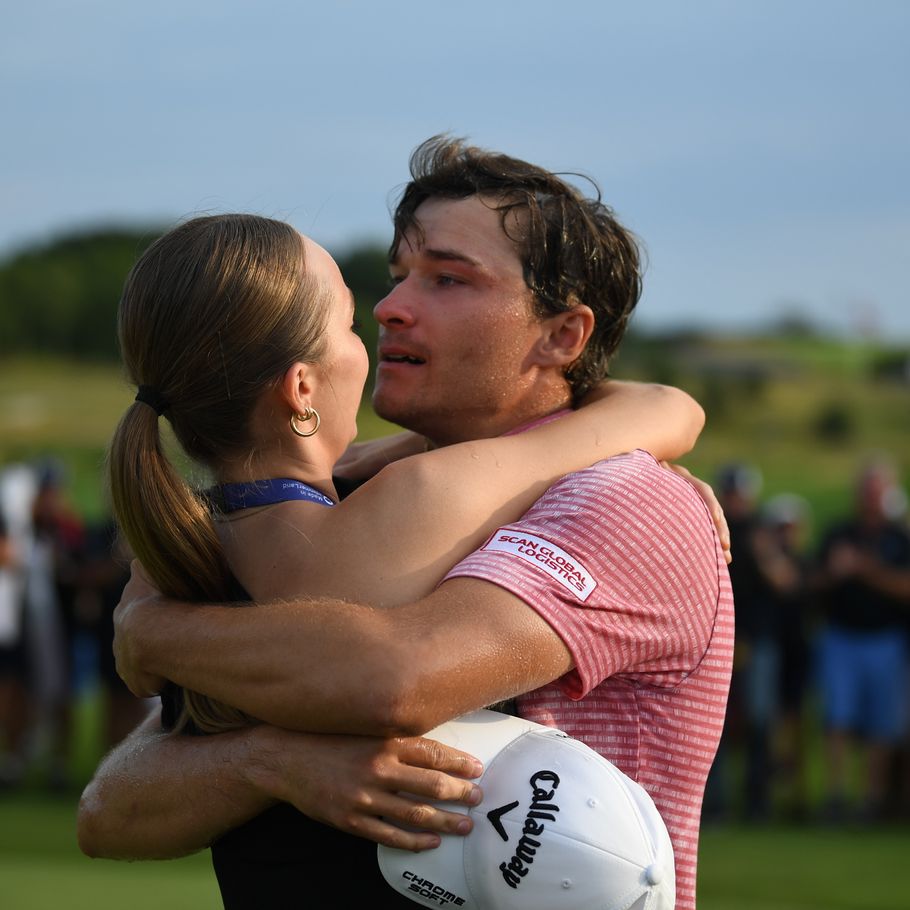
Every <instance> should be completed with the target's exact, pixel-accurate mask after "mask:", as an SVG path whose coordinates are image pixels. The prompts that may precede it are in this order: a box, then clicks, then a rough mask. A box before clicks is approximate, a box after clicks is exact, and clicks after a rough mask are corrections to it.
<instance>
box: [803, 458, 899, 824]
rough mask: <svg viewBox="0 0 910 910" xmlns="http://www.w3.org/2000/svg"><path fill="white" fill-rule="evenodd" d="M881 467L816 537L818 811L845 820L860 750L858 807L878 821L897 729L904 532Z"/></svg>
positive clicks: (862, 479)
mask: <svg viewBox="0 0 910 910" xmlns="http://www.w3.org/2000/svg"><path fill="white" fill-rule="evenodd" d="M904 504H905V499H904V498H903V493H902V491H901V489H900V487H899V486H898V484H897V482H896V477H895V474H894V471H893V469H892V468H891V466H890V465H889V464H887V463H885V462H883V461H878V462H874V463H870V464H868V465H866V466H865V467H864V468H863V469H862V470H861V472H860V474H859V476H858V479H857V483H856V490H855V505H854V513H853V515H852V516H850V517H849V518H848V519H847V520H845V521H844V522H842V523H840V524H838V525H836V526H835V527H833V528H832V529H831V530H830V531H829V532H828V533H827V534H826V535H825V537H824V540H823V543H822V546H821V551H820V556H819V566H818V571H817V577H816V583H817V586H818V589H819V594H820V600H821V605H822V608H823V613H824V617H825V620H826V625H825V629H824V631H823V633H822V635H821V640H820V648H819V659H820V678H821V686H822V695H823V702H824V722H825V740H826V755H825V758H826V764H827V803H826V814H827V816H828V818H830V819H831V820H835V821H837V820H841V819H843V818H845V817H846V815H847V812H848V810H849V809H850V808H851V806H850V800H849V799H848V792H849V787H848V767H849V761H850V757H851V754H852V753H853V752H854V751H858V752H861V753H862V757H863V759H864V767H865V773H864V780H863V781H862V786H861V793H860V805H859V810H860V812H861V813H862V816H863V817H864V818H867V819H870V820H871V819H876V818H879V817H881V816H882V814H883V812H884V809H885V788H886V785H887V782H888V780H889V777H890V772H891V762H892V759H893V756H894V753H895V746H896V744H897V743H898V741H899V740H900V739H901V737H902V735H903V733H904V730H905V724H906V704H905V701H906V673H907V642H906V621H907V616H908V609H910V534H908V532H907V529H906V526H905V525H904V524H903V523H902V522H901V521H900V520H899V519H900V517H901V514H902V512H903V507H904Z"/></svg>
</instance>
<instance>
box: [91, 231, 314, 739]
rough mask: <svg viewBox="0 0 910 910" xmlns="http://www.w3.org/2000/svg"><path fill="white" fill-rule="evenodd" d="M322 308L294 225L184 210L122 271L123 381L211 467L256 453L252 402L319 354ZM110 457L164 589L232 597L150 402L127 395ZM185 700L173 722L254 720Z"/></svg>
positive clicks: (113, 478) (133, 540)
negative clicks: (182, 217) (187, 215)
mask: <svg viewBox="0 0 910 910" xmlns="http://www.w3.org/2000/svg"><path fill="white" fill-rule="evenodd" d="M327 315H328V306H327V303H326V300H325V299H324V292H323V291H322V290H321V289H320V287H319V286H318V284H317V283H316V282H315V281H314V279H312V278H311V277H309V276H308V275H307V273H306V268H305V262H304V247H303V241H302V238H301V237H300V235H299V234H298V233H297V232H296V231H295V230H294V229H293V228H292V227H291V226H290V225H287V224H284V223H283V222H280V221H274V220H272V219H269V218H262V217H259V216H256V215H213V216H208V217H202V218H194V219H193V220H191V221H187V222H185V223H184V224H181V225H180V226H178V227H177V228H175V229H174V230H172V231H170V232H169V233H167V234H165V235H164V236H163V237H161V238H159V239H158V240H157V241H156V242H155V243H153V244H152V246H150V247H149V248H148V250H146V252H145V253H144V254H143V255H142V257H141V258H140V259H139V261H138V262H137V263H136V265H135V266H134V267H133V269H132V271H131V272H130V274H129V276H128V277H127V280H126V284H125V286H124V290H123V296H122V298H121V300H120V309H119V316H118V331H119V337H120V348H121V353H122V357H123V362H124V365H125V368H126V371H127V374H128V376H129V379H130V380H131V381H132V382H133V383H135V384H136V385H139V386H147V387H149V388H151V389H153V390H154V391H153V393H152V394H153V396H154V397H156V398H157V399H158V401H157V402H156V403H157V406H158V409H159V410H160V411H161V412H162V413H163V414H164V416H165V417H166V418H167V419H168V421H169V422H170V424H171V426H172V427H173V431H174V435H175V436H176V438H177V440H178V441H179V443H180V444H181V446H182V447H183V449H184V450H185V451H186V453H187V454H188V455H189V456H191V457H192V458H193V459H196V460H197V461H199V462H201V463H202V464H204V465H206V466H208V467H209V468H213V469H217V467H218V465H219V464H221V463H223V462H224V461H225V460H226V459H229V458H230V459H237V458H250V457H251V456H252V455H253V453H254V451H255V447H256V443H255V440H254V439H253V438H252V436H251V416H252V412H253V408H254V406H255V404H256V402H257V401H258V400H259V398H260V396H261V395H262V394H263V392H264V391H265V390H266V389H267V388H268V387H270V386H273V385H275V384H276V383H278V382H279V381H280V380H281V377H282V376H283V375H284V373H285V371H286V370H287V369H288V368H289V367H290V366H291V365H292V364H294V363H296V362H297V361H303V362H315V361H318V360H319V359H320V357H321V356H322V355H323V353H324V350H325V325H326V320H327ZM108 468H109V475H110V485H111V497H112V502H113V507H114V513H115V515H116V518H117V521H118V523H119V525H120V529H121V531H122V532H123V533H124V534H125V536H126V538H127V540H128V541H129V543H130V546H131V547H132V550H133V552H134V553H135V555H136V557H137V558H138V559H139V560H140V561H141V562H142V565H143V566H144V568H145V570H146V572H147V573H148V575H149V577H150V578H151V579H152V581H153V582H154V583H155V585H156V586H157V587H158V588H159V589H160V590H161V591H162V592H164V593H165V594H167V595H169V596H171V597H175V598H178V599H180V600H195V601H224V600H236V599H238V597H239V596H241V595H240V593H239V592H240V586H239V585H238V583H237V582H236V580H235V579H234V577H233V575H232V573H231V571H230V568H229V567H228V564H227V561H226V558H225V555H224V552H223V549H222V546H221V543H220V541H219V538H218V534H217V532H216V529H215V525H214V522H213V519H212V515H211V512H210V509H209V506H208V505H207V503H206V501H205V498H204V497H203V496H202V495H201V493H200V492H197V491H196V490H194V489H193V488H192V487H191V486H190V485H189V484H188V483H187V482H186V481H185V480H184V479H183V477H182V476H181V474H180V473H179V472H178V471H177V469H176V468H175V467H174V465H173V464H172V463H171V461H170V460H169V459H168V457H167V455H166V454H165V451H164V447H163V445H162V438H161V434H160V429H159V417H158V413H156V408H155V407H153V406H149V405H148V404H146V403H143V402H139V401H137V402H135V403H133V404H132V405H130V407H129V408H128V409H127V411H126V413H125V414H124V415H123V417H122V418H121V420H120V423H119V424H118V426H117V429H116V431H115V433H114V437H113V440H112V442H111V446H110V452H109V456H108ZM183 701H184V711H183V716H182V717H181V718H180V720H178V726H180V727H182V726H185V724H186V722H187V720H188V719H191V720H192V721H193V722H194V724H195V725H196V727H197V728H198V729H199V730H201V731H203V732H216V731H219V730H225V729H229V728H231V727H237V726H242V725H244V724H246V723H249V722H250V718H248V717H246V716H245V715H244V714H243V713H242V712H240V711H238V710H236V709H234V708H231V707H230V706H228V705H224V704H222V703H219V702H217V701H216V700H214V699H211V698H208V697H206V696H203V695H200V694H198V693H194V692H185V693H184V699H183Z"/></svg>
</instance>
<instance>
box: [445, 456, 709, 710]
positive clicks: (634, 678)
mask: <svg viewBox="0 0 910 910" xmlns="http://www.w3.org/2000/svg"><path fill="white" fill-rule="evenodd" d="M721 571H726V563H725V560H724V558H723V553H722V550H721V547H720V543H719V541H718V539H717V535H716V532H715V529H714V523H713V521H712V520H711V518H710V515H709V514H708V510H707V507H706V506H705V504H704V503H703V501H702V500H701V497H699V496H698V494H697V493H696V492H695V490H694V489H693V488H692V487H691V485H690V484H688V483H687V482H686V481H685V480H683V479H682V478H681V477H679V476H678V475H676V474H674V473H673V472H671V471H667V470H665V469H663V468H661V467H660V466H659V465H658V464H657V462H656V461H655V460H654V459H653V458H652V457H651V456H650V455H649V454H648V453H646V452H640V451H639V452H633V453H631V454H629V455H622V456H618V457H616V458H611V459H609V460H607V461H603V462H600V463H599V464H597V465H595V466H594V467H592V468H589V469H587V470H585V471H580V472H578V473H576V474H570V475H568V476H566V477H564V478H562V479H561V480H560V481H558V482H557V483H556V484H554V485H553V486H552V487H551V488H550V489H549V490H548V491H547V492H546V493H545V494H544V495H543V496H542V497H541V498H540V499H539V500H538V501H537V503H535V505H534V506H533V507H532V508H531V509H530V510H529V511H528V512H527V513H526V514H525V515H524V516H523V517H522V518H521V519H520V520H519V521H517V522H515V523H514V524H511V525H508V526H505V527H502V528H499V529H498V530H497V531H496V532H495V533H494V534H493V535H492V536H491V537H490V538H489V540H487V542H486V543H485V544H484V545H483V546H482V547H481V548H480V549H478V550H476V551H475V552H474V553H472V554H470V555H469V556H467V557H466V558H465V559H464V560H462V561H461V562H460V563H459V564H458V565H457V566H455V567H454V568H453V569H452V571H451V572H449V574H448V575H447V576H446V577H447V578H455V577H472V578H478V579H483V580H485V581H488V582H491V583H493V584H496V585H498V586H500V587H502V588H504V589H506V590H508V591H509V592H511V593H512V594H514V595H515V596H516V597H518V598H520V599H521V600H522V601H524V602H525V603H526V604H527V605H528V606H529V607H531V608H532V609H533V610H535V611H536V612H537V613H539V614H540V616H541V617H543V619H545V620H546V621H547V623H548V624H549V625H550V626H551V627H552V628H553V630H554V631H555V632H556V633H557V634H558V635H559V636H560V637H561V638H562V640H563V641H564V642H565V643H566V646H567V647H568V648H569V651H570V653H571V654H572V657H573V660H574V664H575V669H574V670H573V671H572V672H571V673H569V674H568V675H567V676H565V677H564V678H563V679H562V680H561V685H562V688H563V690H564V692H565V693H566V695H568V696H569V697H571V698H576V699H577V698H582V697H584V696H585V695H586V694H587V693H588V692H589V691H590V690H591V689H593V688H594V687H595V686H597V685H598V684H599V683H600V682H602V681H603V680H604V679H606V678H607V677H610V676H616V675H620V676H625V677H626V678H628V680H629V681H630V683H633V684H648V685H657V686H675V685H678V684H679V682H680V681H681V680H682V679H683V678H684V677H685V675H686V674H688V673H690V672H692V670H693V669H694V668H695V667H696V666H697V665H698V662H699V661H700V659H701V657H702V656H703V655H704V653H705V650H706V648H707V645H708V643H709V641H710V639H711V634H712V632H713V628H714V622H715V619H716V616H717V609H718V599H719V594H720V588H721V585H720V574H719V573H720V572H721Z"/></svg>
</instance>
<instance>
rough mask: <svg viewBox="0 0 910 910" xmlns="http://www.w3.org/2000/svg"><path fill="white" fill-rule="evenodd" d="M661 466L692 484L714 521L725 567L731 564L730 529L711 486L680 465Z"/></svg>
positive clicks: (668, 464)
mask: <svg viewBox="0 0 910 910" xmlns="http://www.w3.org/2000/svg"><path fill="white" fill-rule="evenodd" d="M661 464H662V465H663V467H665V468H667V469H668V470H670V471H673V472H674V473H675V474H679V476H680V477H682V478H683V479H684V480H687V481H688V482H689V483H690V484H692V486H693V487H695V492H696V493H698V495H699V496H701V498H702V499H703V500H704V501H705V505H706V506H707V507H708V513H709V514H710V515H711V518H712V519H713V520H714V527H716V528H717V536H718V537H719V538H720V545H721V547H723V550H724V559H726V560H727V565H729V564H730V563H731V562H733V554H732V553H731V552H730V528H729V527H728V526H727V517H726V516H725V515H724V510H723V509H722V508H721V507H720V501H719V500H718V498H717V495H716V494H715V492H714V489H713V488H712V486H711V484H709V483H706V482H705V481H704V480H699V478H697V477H695V476H694V475H693V474H692V472H691V471H688V470H687V469H686V468H684V467H683V466H682V465H678V464H670V463H669V462H667V461H662V462H661Z"/></svg>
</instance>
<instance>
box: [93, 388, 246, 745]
mask: <svg viewBox="0 0 910 910" xmlns="http://www.w3.org/2000/svg"><path fill="white" fill-rule="evenodd" d="M108 472H109V479H110V489H111V500H112V503H113V508H114V515H115V517H116V519H117V522H118V524H119V526H120V529H121V531H122V533H123V534H125V535H126V538H127V540H128V541H129V542H130V546H131V547H132V549H133V552H134V553H135V555H136V558H137V559H139V561H140V562H141V563H142V565H143V568H144V569H145V571H146V572H147V573H148V576H149V578H151V579H152V581H153V582H154V583H155V585H156V586H157V587H158V589H159V590H160V591H161V592H162V593H164V594H166V595H167V596H169V597H173V598H176V599H178V600H190V601H203V602H205V601H209V602H216V601H218V602H221V601H228V600H231V599H233V598H234V597H235V596H236V593H237V590H238V586H237V584H236V582H235V581H234V579H233V575H232V573H231V571H230V568H229V567H228V565H227V562H226V560H225V557H224V551H223V548H222V546H221V542H220V540H219V539H218V533H217V531H216V529H215V526H214V522H213V521H212V518H211V515H210V513H209V510H208V509H207V507H206V505H205V503H204V502H203V500H202V499H201V498H200V496H199V495H198V494H197V493H196V492H195V491H194V490H192V488H191V487H190V486H189V485H188V484H187V483H186V482H185V481H184V480H183V478H182V477H181V476H180V475H179V474H178V472H177V471H176V470H175V468H174V466H173V465H172V464H171V462H170V461H169V459H168V458H167V456H166V455H165V453H164V448H163V446H162V441H161V434H160V429H159V426H158V415H157V414H156V413H155V411H154V410H153V409H152V408H150V407H148V406H147V405H144V404H141V403H135V404H133V405H131V406H130V408H129V409H128V410H127V412H126V413H125V414H124V415H123V417H122V418H121V420H120V423H119V425H118V426H117V429H116V431H115V433H114V437H113V439H112V441H111V446H110V451H109V453H108ZM189 721H192V722H193V724H194V725H195V727H196V728H197V729H199V730H200V731H201V732H204V733H217V732H220V731H222V730H228V729H233V728H236V727H242V726H246V725H248V724H249V723H250V722H251V718H249V717H248V716H247V715H245V714H244V713H243V712H242V711H239V710H238V709H236V708H232V707H231V706H230V705H225V704H223V703H221V702H218V701H216V700H215V699H212V698H209V697H208V696H206V695H201V694H200V693H198V692H190V691H185V692H184V698H183V710H182V711H181V713H180V716H179V718H178V721H177V728H178V729H182V728H184V727H185V726H186V725H187V723H188V722H189Z"/></svg>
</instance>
